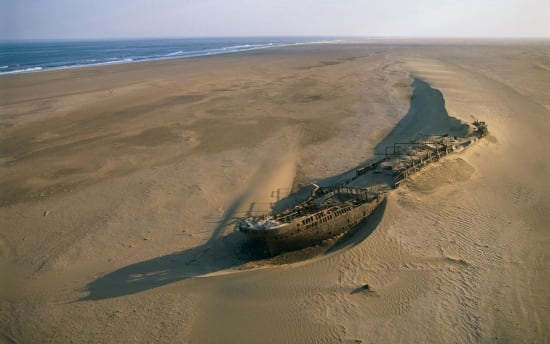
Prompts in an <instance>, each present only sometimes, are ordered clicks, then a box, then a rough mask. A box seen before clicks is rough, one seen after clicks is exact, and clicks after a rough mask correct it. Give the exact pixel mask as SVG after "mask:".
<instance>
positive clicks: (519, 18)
mask: <svg viewBox="0 0 550 344" xmlns="http://www.w3.org/2000/svg"><path fill="white" fill-rule="evenodd" d="M549 14H550V0H456V1H455V0H414V1H413V0H411V1H409V0H376V1H375V0H233V1H230V0H86V1H78V0H0V39H2V40H6V39H103V38H105V39H107V38H149V37H206V36H217V37H221V36H367V37H373V36H375V37H550V20H548V17H549Z"/></svg>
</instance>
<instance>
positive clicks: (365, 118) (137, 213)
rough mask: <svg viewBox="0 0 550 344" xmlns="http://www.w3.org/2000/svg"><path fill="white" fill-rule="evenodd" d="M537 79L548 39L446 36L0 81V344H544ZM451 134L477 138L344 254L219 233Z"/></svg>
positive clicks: (548, 277)
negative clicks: (298, 193)
mask: <svg viewBox="0 0 550 344" xmlns="http://www.w3.org/2000/svg"><path fill="white" fill-rule="evenodd" d="M415 78H418V79H420V80H423V81H425V82H426V83H428V84H429V86H431V88H429V87H428V88H427V89H428V91H429V92H428V91H426V92H428V93H424V95H423V96H422V97H420V98H419V97H417V96H416V95H415V97H411V96H412V95H413V93H414V92H415V89H414V88H413V81H414V79H415ZM549 82H550V43H549V42H548V41H459V40H455V41H429V40H423V41H422V40H417V41H411V40H409V41H406V40H403V41H399V40H393V41H389V40H386V41H382V40H374V41H363V42H361V41H358V42H346V43H339V44H321V45H310V46H295V47H283V48H273V49H266V50H261V51H253V52H247V53H240V54H231V55H224V56H212V57H203V58H191V59H182V60H170V61H157V62H147V63H135V64H127V65H119V66H109V67H101V68H83V69H73V70H64V71H54V72H41V73H32V74H23V75H10V76H2V77H0V164H1V165H0V283H1V284H0V341H3V342H6V343H68V342H71V343H72V342H74V343H88V342H93V343H116V342H119V343H136V342H140V343H151V342H157V343H355V342H359V341H361V342H362V343H447V342H450V343H472V342H482V343H500V342H503V343H545V342H548V341H550V322H549V321H548V319H550V296H549V295H550V294H549V293H548V292H547V290H546V286H547V285H549V284H550V269H549V267H550V265H549V263H550V254H549V253H548V245H549V243H550V240H549V239H550V235H549V232H548V224H550V211H549V210H550V192H549V191H550V183H549V182H548V173H549V172H550V168H549V167H550V156H549V153H548V151H549V149H550V144H549V141H548V138H547V135H548V133H550V93H549V92H548V85H549ZM418 95H419V96H420V94H418ZM434 109H439V110H434ZM438 111H439V112H438ZM442 111H446V112H445V113H444V116H443V115H442V113H443V112H442ZM447 113H448V116H450V117H447ZM471 115H474V116H475V117H477V118H479V119H481V120H484V121H486V122H487V123H488V124H489V130H490V135H489V136H488V137H486V138H484V139H483V140H481V141H480V142H479V143H477V144H476V145H474V146H472V147H471V148H469V149H467V150H465V151H463V152H460V153H458V154H455V155H451V156H448V157H446V158H444V159H443V160H441V161H440V162H438V163H437V164H434V165H430V166H428V167H426V168H425V169H423V170H422V171H421V172H419V173H418V174H416V175H415V176H413V177H412V178H410V179H409V180H407V182H405V183H404V185H403V186H401V187H400V188H398V189H396V190H394V191H392V192H391V193H389V194H388V199H387V202H386V203H385V205H384V206H383V207H382V208H380V209H379V210H378V211H377V212H376V213H375V214H373V216H372V217H371V218H369V219H368V221H367V222H366V223H364V224H363V225H361V226H360V227H359V228H357V230H356V231H355V232H354V233H353V235H349V236H346V237H345V238H341V239H340V240H338V241H336V242H335V243H328V244H327V246H324V247H317V248H311V249H306V250H302V251H298V252H292V253H288V254H283V255H281V256H279V257H275V258H269V257H266V256H265V254H264V252H263V251H262V249H261V248H259V246H258V245H256V244H253V243H250V242H249V241H248V240H247V239H246V238H245V237H244V235H242V234H241V233H238V232H236V231H235V219H236V218H238V217H240V216H245V215H247V214H254V213H262V212H266V211H269V209H270V208H271V206H272V204H274V203H275V202H277V201H278V200H280V199H282V198H284V197H285V196H286V195H288V193H289V192H290V190H291V189H292V188H297V187H298V186H299V185H305V184H307V183H310V182H314V181H317V182H324V183H330V182H337V181H338V180H339V179H340V178H345V176H346V174H345V173H346V171H353V169H354V168H355V167H357V166H359V165H361V164H363V163H365V162H366V161H369V159H373V158H374V157H375V154H376V152H377V150H379V149H380V147H381V144H383V143H384V142H391V140H401V139H405V140H406V139H409V138H410V135H412V134H414V133H415V132H417V131H424V132H425V133H426V132H427V131H438V130H444V129H445V128H446V127H447V126H449V125H453V123H454V124H456V123H457V122H456V120H457V119H458V120H461V121H463V122H469V121H471V117H470V116H471ZM434 116H435V117H434ZM437 116H440V117H437ZM441 116H443V117H441ZM436 117H437V118H436ZM438 118H439V119H438ZM364 284H368V285H369V289H368V290H361V289H358V288H360V287H361V286H363V285H364Z"/></svg>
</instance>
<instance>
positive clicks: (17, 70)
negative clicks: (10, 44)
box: [0, 67, 43, 74]
mask: <svg viewBox="0 0 550 344" xmlns="http://www.w3.org/2000/svg"><path fill="white" fill-rule="evenodd" d="M6 68H7V67H6ZM42 69H43V68H42V67H30V68H24V69H15V70H10V71H7V72H0V74H17V73H30V72H38V71H41V70H42Z"/></svg>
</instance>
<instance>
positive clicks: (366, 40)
mask: <svg viewBox="0 0 550 344" xmlns="http://www.w3.org/2000/svg"><path fill="white" fill-rule="evenodd" d="M212 38H215V37H212ZM265 38H269V37H265ZM273 38H278V37H276V36H273ZM282 38H287V37H282ZM297 38H300V37H299V36H297ZM306 38H307V37H306ZM312 38H314V37H312ZM319 38H323V37H319ZM183 39H187V38H183ZM189 39H194V38H189ZM136 40H137V41H141V39H136ZM143 40H148V39H143ZM159 40H170V38H160V39H159ZM113 41H118V40H113ZM121 41H126V40H121ZM25 42H26V41H25ZM29 42H34V41H33V40H30V41H29ZM39 42H41V41H39ZM44 42H49V40H46V41H44ZM52 42H58V41H57V40H52ZM59 42H73V41H62V40H60V41H59ZM74 42H75V43H79V42H80V41H74ZM84 42H88V41H84ZM90 42H103V41H102V40H90ZM104 42H112V41H111V40H105V41H104ZM10 43H11V41H10ZM325 44H331V45H332V44H343V45H345V44H366V45H376V44H383V45H393V44H396V45H407V44H413V45H418V44H419V45H435V46H445V45H456V44H460V45H467V46H474V47H475V46H480V45H490V46H491V45H492V46H500V45H502V46H510V45H512V46H514V45H517V46H529V45H541V46H545V45H550V38H548V37H517V38H515V37H486V38H468V37H451V38H445V37H424V38H407V37H346V38H335V39H333V40H322V41H312V42H296V43H283V44H272V45H270V44H263V46H261V47H251V48H249V49H248V48H246V49H243V50H238V51H220V52H208V53H196V54H194V53H193V54H190V55H186V56H177V55H176V56H169V55H170V54H168V55H167V56H159V57H154V58H143V59H141V58H140V59H137V60H136V59H133V58H121V59H120V60H117V61H111V62H101V63H90V64H82V65H73V66H59V67H51V68H44V67H42V66H34V67H29V68H26V69H23V70H16V71H7V72H1V71H0V78H2V77H5V76H18V75H28V74H37V73H45V72H62V71H72V70H80V69H88V68H103V67H107V68H108V67H113V66H121V65H129V64H137V63H155V62H165V61H174V60H175V61H177V60H185V59H194V58H205V57H212V56H220V55H221V56H223V55H238V54H246V53H249V52H252V53H253V52H255V51H261V50H264V49H277V48H289V47H299V46H308V45H313V46H314V45H325ZM5 67H8V66H5Z"/></svg>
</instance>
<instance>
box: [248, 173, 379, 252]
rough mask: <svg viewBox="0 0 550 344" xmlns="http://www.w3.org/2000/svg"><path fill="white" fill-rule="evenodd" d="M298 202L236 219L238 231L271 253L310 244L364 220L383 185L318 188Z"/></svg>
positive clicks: (373, 208) (339, 232) (377, 204)
mask: <svg viewBox="0 0 550 344" xmlns="http://www.w3.org/2000/svg"><path fill="white" fill-rule="evenodd" d="M313 186H314V188H313V191H312V192H311V195H310V196H309V197H308V198H307V199H306V200H304V201H303V202H301V203H299V204H298V205H296V206H294V207H292V208H290V209H287V210H284V211H281V212H279V213H275V214H271V215H264V216H260V217H249V218H246V219H243V220H241V221H240V222H239V224H238V228H239V230H240V231H241V232H243V233H244V234H246V235H247V236H248V237H250V238H252V239H257V240H261V241H265V242H266V243H267V246H268V248H269V251H270V253H271V254H272V255H273V254H277V253H279V252H280V251H283V250H292V249H299V248H304V247H307V246H311V245H313V244H315V243H319V242H321V241H323V240H325V239H328V238H331V237H334V236H337V235H339V234H342V233H345V232H347V231H349V230H350V229H352V228H354V227H355V226H357V225H358V224H359V223H360V222H362V221H363V220H364V219H366V218H367V217H368V216H369V215H370V214H372V212H373V211H374V210H375V209H376V208H377V207H378V206H379V205H380V204H381V203H382V201H383V200H384V199H385V193H386V192H387V191H388V190H389V186H388V185H386V184H382V185H376V186H374V187H370V188H354V187H346V186H336V187H320V186H318V185H315V184H313Z"/></svg>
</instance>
